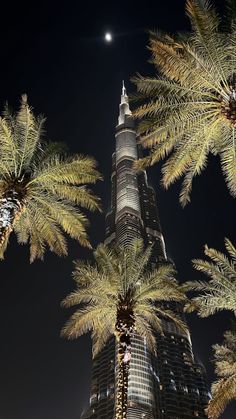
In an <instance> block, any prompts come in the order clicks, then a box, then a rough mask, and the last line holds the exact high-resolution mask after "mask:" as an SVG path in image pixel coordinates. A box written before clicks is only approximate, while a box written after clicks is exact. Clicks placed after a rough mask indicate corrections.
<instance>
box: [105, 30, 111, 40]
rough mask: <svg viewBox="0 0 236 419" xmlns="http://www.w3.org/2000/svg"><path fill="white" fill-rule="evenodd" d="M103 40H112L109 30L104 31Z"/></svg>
mask: <svg viewBox="0 0 236 419" xmlns="http://www.w3.org/2000/svg"><path fill="white" fill-rule="evenodd" d="M105 40H106V41H107V42H111V41H112V35H111V33H110V32H106V33H105Z"/></svg>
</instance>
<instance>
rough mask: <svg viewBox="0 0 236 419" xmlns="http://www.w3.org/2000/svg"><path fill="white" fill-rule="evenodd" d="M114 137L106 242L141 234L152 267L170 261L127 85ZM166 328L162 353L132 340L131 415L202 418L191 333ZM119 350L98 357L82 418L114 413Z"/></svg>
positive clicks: (203, 399) (203, 393)
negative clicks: (140, 167)
mask: <svg viewBox="0 0 236 419" xmlns="http://www.w3.org/2000/svg"><path fill="white" fill-rule="evenodd" d="M115 137H116V148H115V153H114V154H113V158H112V175H111V183H112V193H111V208H110V211H109V212H108V214H107V216H106V239H105V242H106V244H107V245H111V246H112V245H113V244H116V243H117V244H123V245H127V244H129V243H130V242H131V241H132V240H133V239H134V238H136V237H140V238H142V239H143V241H144V243H145V245H150V244H152V246H153V252H152V259H151V265H152V266H153V267H154V266H157V265H158V264H159V263H167V262H168V261H167V256H166V251H165V243H164V238H163V235H162V232H161V226H160V221H159V215H158V209H157V203H156V197H155V193H154V190H153V188H152V187H151V186H149V184H148V181H147V175H146V172H145V171H143V172H142V173H141V174H138V175H137V174H136V173H135V171H134V169H133V162H134V160H136V159H137V158H138V156H139V151H138V146H137V134H136V130H135V124H134V120H133V119H132V114H131V111H130V108H129V101H128V96H127V94H126V90H125V87H124V84H123V87H122V95H121V103H120V108H119V118H118V125H117V126H116V134H115ZM152 266H150V268H151V267H152ZM171 308H173V307H171ZM174 309H175V310H178V307H177V306H175V307H174ZM163 329H164V331H165V333H164V336H161V335H157V336H156V339H157V356H153V355H152V354H151V353H150V352H149V351H148V350H147V347H146V342H145V339H143V338H142V337H141V336H138V335H135V336H134V338H133V340H132V357H131V363H130V373H129V389H128V419H141V418H146V419H157V418H163V419H190V418H196V417H198V418H199V419H203V418H205V417H206V416H205V414H204V407H205V406H206V404H207V401H208V398H209V394H208V389H207V384H206V379H205V373H204V369H203V367H202V366H201V365H199V364H197V363H196V362H195V360H194V355H193V352H192V344H191V340H190V335H189V333H185V334H184V333H183V332H182V331H180V330H179V329H178V328H177V327H176V326H175V325H174V324H173V323H172V322H170V321H166V320H164V319H163ZM115 351H116V348H115V340H114V338H112V339H111V340H110V341H109V342H108V344H107V345H106V347H105V348H104V349H103V350H102V351H101V352H100V354H99V355H98V356H97V357H96V358H95V359H94V360H93V368H92V382H91V393H90V406H89V408H88V410H87V411H86V412H84V413H83V414H82V417H81V418H83V419H113V417H114V404H115V388H116V370H117V369H116V357H115Z"/></svg>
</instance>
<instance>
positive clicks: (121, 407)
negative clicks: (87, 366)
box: [115, 342, 130, 419]
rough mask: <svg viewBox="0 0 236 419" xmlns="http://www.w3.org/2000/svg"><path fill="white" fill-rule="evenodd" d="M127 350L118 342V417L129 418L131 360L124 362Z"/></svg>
mask: <svg viewBox="0 0 236 419" xmlns="http://www.w3.org/2000/svg"><path fill="white" fill-rule="evenodd" d="M126 355H127V352H126V350H125V348H124V346H122V344H121V343H120V342H119V343H118V378H117V389H116V414H115V418H116V419H126V418H127V407H128V378H129V367H130V361H127V362H124V359H125V356H126Z"/></svg>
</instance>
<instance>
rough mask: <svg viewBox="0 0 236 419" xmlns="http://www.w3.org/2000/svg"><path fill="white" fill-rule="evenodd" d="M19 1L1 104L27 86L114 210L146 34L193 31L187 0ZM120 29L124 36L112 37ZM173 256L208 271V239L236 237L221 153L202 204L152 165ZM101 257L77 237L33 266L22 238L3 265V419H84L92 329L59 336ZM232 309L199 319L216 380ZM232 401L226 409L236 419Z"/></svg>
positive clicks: (196, 191)
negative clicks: (124, 119) (81, 267)
mask: <svg viewBox="0 0 236 419" xmlns="http://www.w3.org/2000/svg"><path fill="white" fill-rule="evenodd" d="M49 3H50V4H47V3H46V2H44V1H40V2H31V5H26V3H25V2H18V6H15V5H13V3H9V6H5V10H3V9H1V21H0V39H1V47H0V56H1V65H0V74H1V77H0V107H1V109H2V108H3V105H4V103H5V102H6V100H7V101H8V102H9V104H10V105H11V106H12V107H13V108H16V107H17V106H18V105H19V99H20V96H21V94H22V93H27V94H28V99H29V103H30V104H31V105H32V106H33V107H34V110H35V113H36V114H39V113H43V114H44V115H45V116H46V117H47V124H46V129H47V138H49V139H51V140H57V141H65V142H67V144H68V146H69V149H70V151H71V152H79V153H84V154H90V155H93V156H95V158H96V159H97V161H98V163H99V169H100V171H101V172H102V173H103V175H104V182H100V183H99V184H98V185H97V186H96V187H95V188H94V190H95V191H96V193H97V194H99V195H100V196H101V198H102V202H103V209H104V212H105V211H106V210H107V208H108V206H109V202H110V172H111V154H112V152H113V151H114V147H115V139H114V129H115V125H116V123H117V117H118V105H119V100H120V93H121V81H122V79H124V80H125V83H126V87H127V90H128V92H130V93H131V92H134V91H135V87H134V86H133V85H132V83H131V82H130V78H131V77H132V76H133V75H135V73H136V72H140V73H141V74H143V75H148V74H149V75H152V74H154V69H153V67H152V66H151V64H149V63H148V59H149V58H150V56H149V51H148V50H147V48H146V46H147V43H148V36H147V33H146V30H147V29H148V28H149V29H153V28H157V27H158V28H161V29H163V30H166V31H169V32H175V31H176V30H179V31H182V30H186V29H188V21H187V18H185V14H184V0H178V1H177V0H165V1H164V0H163V1H148V0H146V1H144V2H143V4H141V3H140V5H139V4H138V2H134V1H132V2H131V1H126V2H109V3H107V4H106V3H104V2H100V1H99V2H96V3H95V4H93V3H92V2H89V1H86V2H83V3H81V4H80V5H79V2H78V1H70V0H67V1H62V2H56V1H54V0H52V1H50V2H49ZM107 30H110V31H111V32H112V33H113V35H114V42H113V43H111V44H107V43H105V42H104V39H103V36H104V32H105V31H107ZM149 176H150V179H151V182H152V184H153V186H154V187H155V189H156V191H157V199H158V206H159V212H160V218H161V223H162V228H163V233H164V237H165V240H166V246H167V251H168V254H169V256H170V257H171V258H172V259H173V260H174V261H175V263H176V266H177V269H178V271H179V279H180V280H181V281H184V280H190V279H194V278H198V277H199V273H197V272H195V271H194V270H193V268H192V266H191V259H192V258H193V257H202V256H203V245H204V244H205V243H207V244H208V245H209V246H212V247H215V248H217V249H219V250H224V237H225V236H226V237H229V238H230V239H231V240H232V241H233V242H234V243H235V227H236V221H235V216H234V214H235V211H234V206H235V203H234V200H233V199H232V198H231V197H230V195H229V193H228V191H227V188H226V185H225V183H224V179H223V176H222V175H221V172H220V166H219V160H218V158H212V159H210V160H209V165H208V167H207V169H206V170H205V172H204V173H203V174H202V176H201V177H199V178H197V179H196V181H195V182H194V187H193V193H192V202H191V204H190V205H188V206H187V208H185V209H184V210H183V209H182V208H181V207H180V205H179V203H178V192H179V184H177V185H176V186H174V187H172V188H171V189H170V190H169V191H164V190H163V189H162V188H161V186H160V167H159V165H157V166H155V167H154V168H153V169H152V170H151V171H150V173H149ZM90 220H91V227H90V237H91V241H92V243H93V245H97V244H98V243H99V242H101V241H103V239H104V214H102V215H99V214H96V215H90ZM84 257H91V252H89V251H86V250H84V249H83V248H81V247H80V246H79V244H78V243H77V242H75V241H72V240H71V241H70V243H69V255H68V257H67V258H59V257H57V256H55V255H53V254H51V253H50V252H47V254H46V257H45V261H44V263H43V262H40V261H36V262H34V263H33V264H32V265H30V264H29V260H28V259H29V250H28V248H27V246H19V245H17V244H16V240H15V237H14V236H12V237H11V241H10V246H9V248H8V250H7V252H6V258H5V261H4V262H1V263H0V276H1V281H0V288H1V290H0V292H1V294H0V295H1V303H0V316H1V317H0V318H1V345H0V364H1V365H0V419H79V418H80V413H81V411H82V409H83V408H84V407H85V406H86V403H87V400H88V395H89V382H90V373H91V342H90V338H89V336H84V337H82V338H80V339H79V340H77V341H73V342H68V341H66V340H63V339H61V338H60V337H59V334H60V329H61V327H62V326H63V324H64V322H65V321H66V319H67V318H68V316H69V314H70V313H71V312H70V311H69V310H66V309H62V308H61V307H60V301H61V300H62V299H63V298H64V297H65V296H66V295H67V294H68V293H69V292H70V291H71V290H72V289H73V286H74V284H73V281H72V279H71V271H72V269H73V260H75V259H76V258H84ZM229 321H230V315H229V314H228V313H224V314H222V313H221V314H219V315H217V316H214V317H212V318H209V319H205V320H201V319H199V318H197V316H196V315H192V316H190V317H189V325H190V329H191V333H192V340H193V347H194V352H195V355H196V357H197V359H198V360H201V361H202V362H203V363H204V364H205V366H206V369H207V372H208V376H209V379H210V380H212V378H213V366H212V364H211V362H210V359H211V357H212V354H211V345H212V344H213V343H216V342H220V341H221V338H222V334H223V331H224V330H226V329H227V328H228V327H229ZM233 411H234V408H233V405H231V406H230V407H229V408H228V409H227V410H226V411H225V413H224V414H223V415H222V418H224V419H234V418H235V416H236V415H235V413H233Z"/></svg>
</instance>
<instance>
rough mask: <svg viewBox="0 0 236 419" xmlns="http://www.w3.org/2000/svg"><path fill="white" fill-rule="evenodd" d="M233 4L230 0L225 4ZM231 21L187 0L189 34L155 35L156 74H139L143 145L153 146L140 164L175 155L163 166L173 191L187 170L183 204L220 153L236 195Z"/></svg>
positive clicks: (202, 0)
mask: <svg viewBox="0 0 236 419" xmlns="http://www.w3.org/2000/svg"><path fill="white" fill-rule="evenodd" d="M230 3H232V8H233V4H234V1H233V0H232V1H230V0H228V4H230ZM232 8H231V9H230V13H231V15H229V19H228V21H227V26H226V24H225V26H224V27H222V25H221V19H220V18H219V16H218V15H217V12H216V10H215V9H214V8H213V7H212V5H211V4H210V2H209V1H208V0H187V1H186V12H187V15H188V17H189V19H190V22H191V26H192V31H191V32H190V33H189V34H182V35H178V36H171V35H168V34H163V33H161V32H157V33H154V32H151V33H150V46H149V49H150V50H151V53H152V62H153V64H154V65H155V67H156V69H157V73H158V75H157V76H156V77H153V78H152V77H142V76H140V75H138V76H137V77H136V78H134V82H135V84H136V86H137V91H138V92H137V94H136V98H137V99H139V100H141V105H140V106H139V107H138V108H137V109H136V111H135V112H134V115H136V117H137V118H140V119H142V122H141V124H140V129H139V130H140V133H141V144H142V145H143V147H144V148H148V149H149V150H150V154H149V155H148V156H147V157H144V158H143V159H141V160H139V161H138V162H137V164H136V167H137V169H140V170H141V169H143V168H145V167H146V166H148V165H153V164H154V163H156V162H157V161H159V160H161V159H164V158H165V157H166V156H170V157H169V158H168V159H167V160H166V162H165V163H164V165H163V168H162V171H163V180H162V181H163V185H164V187H165V188H168V187H169V186H170V185H171V184H172V183H173V182H175V181H176V180H177V179H179V178H180V177H182V176H183V175H184V180H183V184H182V190H181V192H180V202H181V204H182V205H183V206H185V205H186V204H187V203H188V202H189V201H190V193H191V189H192V182H193V178H194V177H195V176H196V175H199V174H200V173H201V172H202V171H203V170H204V168H205V167H206V165H207V158H208V155H209V154H213V155H219V157H220V159H221V166H222V170H223V173H224V175H225V178H226V182H227V185H228V188H229V190H230V192H231V194H232V195H233V196H236V72H235V64H236V53H235V46H236V23H235V14H233V13H232Z"/></svg>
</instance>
